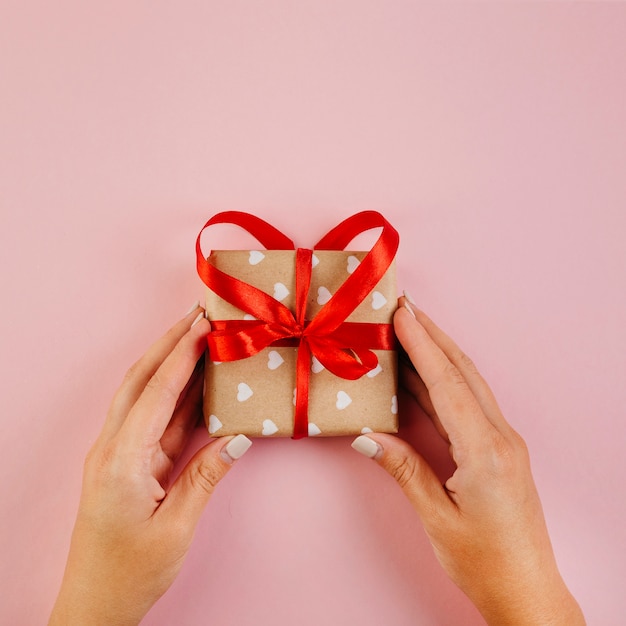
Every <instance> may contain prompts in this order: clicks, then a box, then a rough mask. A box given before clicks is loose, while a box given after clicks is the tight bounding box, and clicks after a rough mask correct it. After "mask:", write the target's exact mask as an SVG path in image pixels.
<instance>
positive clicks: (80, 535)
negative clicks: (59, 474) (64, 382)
mask: <svg viewBox="0 0 626 626" xmlns="http://www.w3.org/2000/svg"><path fill="white" fill-rule="evenodd" d="M203 313H204V311H203V310H202V309H201V308H200V307H197V308H196V309H195V310H194V311H192V312H190V313H189V314H188V315H187V316H186V317H185V318H184V319H182V320H181V321H180V322H178V323H177V324H176V325H175V326H174V327H173V328H172V329H171V330H170V331H169V332H168V333H167V334H166V335H165V336H164V337H162V338H161V339H160V340H159V341H157V342H156V343H155V344H154V345H153V346H152V347H151V348H150V349H149V350H148V352H147V353H146V354H145V355H144V356H143V357H142V358H141V359H140V360H139V361H138V362H137V363H136V364H135V365H134V366H133V367H131V369H130V370H129V371H128V373H127V375H126V377H125V379H124V382H123V383H122V386H121V387H120V388H119V390H118V392H117V393H116V395H115V397H114V399H113V402H112V404H111V408H110V410H109V412H108V415H107V418H106V421H105V424H104V428H103V430H102V432H101V434H100V436H99V437H98V439H97V441H96V443H95V444H94V446H93V448H92V449H91V450H90V452H89V454H88V455H87V458H86V461H85V467H84V475H83V489H82V495H81V500H80V506H79V511H78V517H77V519H76V525H75V527H74V532H73V535H72V542H71V546H70V553H69V557H68V561H67V567H66V570H65V576H64V579H63V583H62V586H61V591H60V593H59V597H58V599H57V602H56V604H55V607H54V609H53V612H52V616H51V618H50V622H49V623H50V624H51V625H57V624H63V625H64V626H67V624H81V626H86V625H89V624H107V625H111V624H115V625H122V624H124V625H126V624H138V623H139V622H140V621H141V619H142V618H143V616H144V615H145V614H146V613H147V612H148V610H149V609H150V607H151V606H152V605H153V604H154V603H155V602H156V600H157V599H158V598H159V597H160V596H161V595H162V594H163V593H164V592H165V591H166V590H167V589H168V587H169V586H170V585H171V584H172V582H173V581H174V578H175V577H176V575H177V574H178V572H179V570H180V568H181V566H182V564H183V561H184V559H185V556H186V554H187V551H188V549H189V547H190V545H191V541H192V539H193V534H194V530H195V527H196V524H197V523H198V520H199V518H200V515H201V513H202V511H203V509H204V507H205V505H206V503H207V502H208V500H209V498H210V496H211V494H212V492H213V490H214V488H215V486H216V485H217V483H218V482H219V480H220V479H221V478H222V477H223V476H224V475H225V474H226V472H227V471H228V470H229V468H230V467H231V465H232V463H233V461H234V460H235V459H236V458H239V456H241V455H242V454H243V453H244V452H245V451H246V450H247V448H248V447H249V445H250V443H251V442H250V441H249V440H248V439H247V438H245V437H244V436H243V435H238V436H237V437H235V438H233V437H224V438H221V439H217V440H214V441H213V442H211V443H209V444H208V445H206V446H205V447H204V448H202V449H201V450H199V451H198V452H197V453H196V455H195V456H194V457H193V458H192V459H191V461H189V463H188V464H187V466H186V467H185V468H184V469H183V470H182V472H181V474H180V475H179V477H178V478H177V479H176V481H175V482H174V483H173V484H170V474H171V471H172V469H173V466H174V463H175V461H176V459H177V458H178V457H179V456H180V454H181V453H182V451H183V449H184V447H185V445H186V443H187V441H188V439H189V436H190V435H191V432H192V430H193V428H194V427H195V425H196V424H197V422H198V421H199V419H200V416H201V401H202V386H203V376H202V371H203V368H202V366H201V365H200V364H199V360H200V358H201V357H202V354H203V352H204V349H205V346H206V340H205V337H206V334H207V332H208V331H209V322H208V321H207V320H205V319H204V316H203Z"/></svg>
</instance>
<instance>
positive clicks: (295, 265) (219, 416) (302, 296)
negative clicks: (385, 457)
mask: <svg viewBox="0 0 626 626" xmlns="http://www.w3.org/2000/svg"><path fill="white" fill-rule="evenodd" d="M217 223H234V224H237V225H239V226H242V227H243V228H245V229H246V230H248V231H249V232H250V233H251V234H253V235H254V236H255V237H256V238H257V239H258V240H259V241H260V242H261V243H262V244H263V245H264V246H265V248H267V249H262V250H261V249H257V250H212V251H211V253H210V254H209V256H208V257H204V255H203V253H202V252H201V248H200V235H198V240H197V244H196V250H197V260H198V272H199V274H200V276H201V277H202V279H203V281H204V282H205V283H206V285H207V287H208V289H207V295H206V312H207V317H208V319H209V321H210V322H211V332H210V333H209V335H208V336H207V343H208V352H207V358H206V365H205V376H206V384H205V396H204V415H205V420H206V424H207V428H208V430H209V433H210V434H211V435H212V436H215V437H218V436H224V435H234V434H239V433H243V434H246V435H248V436H253V437H262V436H275V437H276V436H283V437H285V436H288V437H295V438H300V437H304V436H338V435H355V434H360V433H365V432H372V431H374V432H397V426H398V424H397V413H398V405H397V353H396V350H395V346H396V340H395V336H394V334H393V327H392V325H391V322H392V317H393V313H394V312H395V310H396V307H397V303H396V293H397V291H396V280H395V261H394V257H395V252H396V250H397V246H398V235H397V232H396V231H395V229H393V227H392V226H391V225H390V224H389V223H388V222H387V221H386V220H385V219H384V218H383V217H382V216H381V215H380V214H378V213H376V212H374V211H366V212H363V213H359V214H357V215H355V216H352V217H351V218H348V220H345V221H344V222H342V223H341V224H340V225H339V226H337V227H336V228H335V229H333V230H332V231H330V232H329V233H328V235H326V236H325V237H324V238H322V240H320V242H318V244H316V246H315V247H314V249H312V250H307V249H302V248H299V249H297V250H296V249H295V246H294V244H293V242H292V241H291V240H290V239H288V238H287V237H286V236H285V235H283V234H282V233H280V232H279V231H277V230H276V229H275V228H274V227H272V226H270V225H269V224H267V223H266V222H264V221H262V220H260V219H259V218H256V217H254V216H251V215H249V214H247V213H240V212H233V211H231V212H227V213H221V214H218V215H216V216H214V217H213V218H212V219H211V220H209V221H208V222H207V224H206V225H205V227H204V228H207V227H208V226H210V225H212V224H217ZM374 227H382V233H381V235H380V237H379V239H378V240H377V242H376V243H375V244H374V246H373V247H372V249H371V250H370V251H347V250H343V249H342V248H344V247H345V246H346V245H347V243H349V242H350V241H351V240H352V239H353V238H354V236H356V235H357V234H359V233H360V232H363V231H364V230H368V229H370V228H374ZM204 228H203V230H204ZM200 234H202V231H201V233H200Z"/></svg>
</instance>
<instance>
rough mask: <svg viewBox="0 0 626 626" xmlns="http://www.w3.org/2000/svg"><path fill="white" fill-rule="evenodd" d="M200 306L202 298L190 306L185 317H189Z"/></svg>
mask: <svg viewBox="0 0 626 626" xmlns="http://www.w3.org/2000/svg"><path fill="white" fill-rule="evenodd" d="M199 306H200V300H196V301H195V302H194V303H193V304H192V305H191V306H190V307H189V311H187V313H185V317H187V316H188V315H189V314H190V313H192V312H193V311H195V310H196V309H197V308H198V307H199Z"/></svg>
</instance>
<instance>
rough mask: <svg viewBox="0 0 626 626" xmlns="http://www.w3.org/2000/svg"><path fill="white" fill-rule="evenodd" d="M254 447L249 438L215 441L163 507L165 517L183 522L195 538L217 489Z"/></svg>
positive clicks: (186, 471) (196, 459)
mask: <svg viewBox="0 0 626 626" xmlns="http://www.w3.org/2000/svg"><path fill="white" fill-rule="evenodd" d="M251 445H252V441H250V439H248V438H247V437H246V436H245V435H237V436H236V437H222V438H220V439H215V440H213V441H212V442H211V443H209V444H207V445H206V446H204V447H203V448H201V449H200V450H198V452H196V454H195V455H194V456H193V458H192V459H191V460H190V461H189V463H187V465H186V466H185V468H184V469H183V471H182V472H181V473H180V476H179V477H178V478H177V479H176V482H175V483H174V484H173V485H172V488H171V489H170V491H169V493H168V494H167V496H166V497H165V499H164V500H163V502H162V503H161V507H160V508H161V509H163V513H164V514H166V515H167V514H170V515H173V516H175V517H176V518H177V519H179V520H181V523H182V525H183V526H184V528H185V529H186V530H187V531H188V532H189V533H190V535H192V534H193V529H194V528H195V527H196V524H197V523H198V520H199V519H200V515H201V514H202V511H203V510H204V508H205V506H206V504H207V502H208V501H209V499H210V497H211V495H212V494H213V491H214V490H215V487H216V486H217V484H218V483H219V481H220V480H221V479H222V478H224V476H225V475H226V473H227V472H228V470H229V469H230V468H231V467H232V465H233V463H234V462H235V461H236V460H237V459H239V458H241V457H242V456H243V455H244V454H245V453H246V452H247V451H248V449H249V448H250V446H251Z"/></svg>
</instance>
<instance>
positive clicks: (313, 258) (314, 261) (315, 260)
mask: <svg viewBox="0 0 626 626" xmlns="http://www.w3.org/2000/svg"><path fill="white" fill-rule="evenodd" d="M319 262H320V260H319V259H318V258H317V257H316V256H315V255H314V254H312V255H311V267H317V265H318V263H319Z"/></svg>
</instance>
